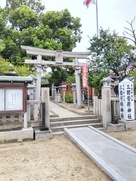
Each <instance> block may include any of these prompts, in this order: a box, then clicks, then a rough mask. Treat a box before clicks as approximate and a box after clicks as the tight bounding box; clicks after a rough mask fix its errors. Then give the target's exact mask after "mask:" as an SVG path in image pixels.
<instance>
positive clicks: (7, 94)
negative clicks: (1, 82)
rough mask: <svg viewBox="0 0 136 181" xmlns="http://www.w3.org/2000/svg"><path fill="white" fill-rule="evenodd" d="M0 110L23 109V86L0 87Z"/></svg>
mask: <svg viewBox="0 0 136 181" xmlns="http://www.w3.org/2000/svg"><path fill="white" fill-rule="evenodd" d="M0 95H1V96H0V112H6V111H8V112H10V111H23V88H0Z"/></svg>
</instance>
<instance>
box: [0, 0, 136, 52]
mask: <svg viewBox="0 0 136 181" xmlns="http://www.w3.org/2000/svg"><path fill="white" fill-rule="evenodd" d="M5 1H6V0H2V2H1V1H0V6H2V7H3V6H4V4H5ZM41 1H43V3H44V4H45V7H46V11H52V10H53V11H61V10H63V9H66V8H67V9H68V10H69V11H70V13H71V15H72V16H74V17H79V18H80V19H81V24H82V27H81V30H82V31H83V34H82V40H81V42H80V43H78V44H77V47H76V48H75V49H74V50H73V51H81V52H83V51H87V48H88V47H89V38H88V36H89V37H93V36H94V35H95V34H96V33H97V31H96V5H95V4H90V6H89V8H87V7H86V6H85V5H83V1H84V0H41ZM97 1H98V26H99V28H100V27H102V28H103V29H104V30H105V29H110V30H111V31H113V30H115V31H116V32H117V33H118V34H119V35H122V34H123V31H124V27H129V25H128V24H127V22H126V21H128V22H130V21H131V20H133V19H134V17H136V0H129V1H128V0H97ZM134 25H135V27H136V20H135V23H134Z"/></svg>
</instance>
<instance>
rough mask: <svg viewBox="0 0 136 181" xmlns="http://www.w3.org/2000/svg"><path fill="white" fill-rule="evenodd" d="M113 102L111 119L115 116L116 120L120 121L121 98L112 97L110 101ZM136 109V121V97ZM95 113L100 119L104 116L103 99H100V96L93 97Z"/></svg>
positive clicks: (135, 101)
mask: <svg viewBox="0 0 136 181" xmlns="http://www.w3.org/2000/svg"><path fill="white" fill-rule="evenodd" d="M110 100H111V101H113V107H112V110H111V117H112V114H113V118H114V119H117V118H118V119H120V108H119V98H118V97H111V99H110ZM134 103H135V104H134V105H135V106H134V107H135V119H136V97H135V100H134ZM93 113H94V114H95V115H97V116H98V117H99V118H100V119H102V116H103V107H102V99H98V96H94V97H93Z"/></svg>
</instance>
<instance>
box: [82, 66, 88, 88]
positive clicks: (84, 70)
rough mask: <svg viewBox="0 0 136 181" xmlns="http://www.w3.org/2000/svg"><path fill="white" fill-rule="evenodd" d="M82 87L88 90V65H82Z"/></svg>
mask: <svg viewBox="0 0 136 181" xmlns="http://www.w3.org/2000/svg"><path fill="white" fill-rule="evenodd" d="M82 87H83V88H88V64H87V63H82Z"/></svg>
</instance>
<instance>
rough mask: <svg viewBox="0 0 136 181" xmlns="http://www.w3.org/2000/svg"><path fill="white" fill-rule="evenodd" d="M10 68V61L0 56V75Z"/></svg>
mask: <svg viewBox="0 0 136 181" xmlns="http://www.w3.org/2000/svg"><path fill="white" fill-rule="evenodd" d="M10 69H11V65H10V63H9V62H7V61H5V60H4V59H3V58H2V57H0V75H4V74H5V73H7V72H8V71H9V70H10Z"/></svg>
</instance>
